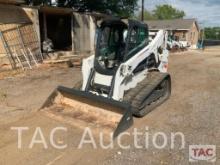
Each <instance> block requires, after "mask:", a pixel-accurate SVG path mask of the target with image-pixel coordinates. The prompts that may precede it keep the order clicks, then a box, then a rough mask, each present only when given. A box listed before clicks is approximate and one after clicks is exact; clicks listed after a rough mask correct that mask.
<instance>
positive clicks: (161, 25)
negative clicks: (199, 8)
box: [145, 19, 199, 30]
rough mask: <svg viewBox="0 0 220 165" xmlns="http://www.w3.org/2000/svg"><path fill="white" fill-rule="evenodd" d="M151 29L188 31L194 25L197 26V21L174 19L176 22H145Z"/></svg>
mask: <svg viewBox="0 0 220 165" xmlns="http://www.w3.org/2000/svg"><path fill="white" fill-rule="evenodd" d="M145 22H146V23H147V24H148V26H149V28H150V29H155V30H158V29H167V30H188V29H190V28H191V27H192V25H193V23H195V24H196V26H197V28H198V29H199V26H198V24H197V21H196V19H174V20H153V21H145Z"/></svg>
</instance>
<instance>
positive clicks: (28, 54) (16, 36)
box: [0, 24, 43, 69]
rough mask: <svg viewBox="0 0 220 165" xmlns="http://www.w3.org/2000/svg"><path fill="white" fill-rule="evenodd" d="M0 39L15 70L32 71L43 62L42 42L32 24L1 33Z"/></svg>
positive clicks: (18, 26)
mask: <svg viewBox="0 0 220 165" xmlns="http://www.w3.org/2000/svg"><path fill="white" fill-rule="evenodd" d="M0 37H1V39H2V41H3V45H4V48H5V52H6V54H7V56H8V58H9V61H10V64H11V66H12V68H13V69H15V68H19V67H20V68H22V69H26V68H28V69H32V67H33V66H38V63H41V62H42V61H43V57H42V53H41V48H40V42H39V39H38V36H37V33H36V31H35V29H34V27H33V25H32V24H21V25H16V26H14V27H13V28H10V29H7V30H3V31H0Z"/></svg>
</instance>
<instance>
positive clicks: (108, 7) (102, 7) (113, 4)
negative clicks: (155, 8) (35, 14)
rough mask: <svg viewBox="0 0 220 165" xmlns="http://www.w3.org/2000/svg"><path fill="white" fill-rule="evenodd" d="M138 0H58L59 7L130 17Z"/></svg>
mask: <svg viewBox="0 0 220 165" xmlns="http://www.w3.org/2000/svg"><path fill="white" fill-rule="evenodd" d="M137 2H138V0H57V6H58V7H74V8H76V9H78V10H79V11H98V12H104V13H112V14H113V15H117V16H122V17H128V16H132V15H133V14H134V11H135V10H136V9H137ZM26 3H27V4H31V5H42V4H46V5H51V0H26Z"/></svg>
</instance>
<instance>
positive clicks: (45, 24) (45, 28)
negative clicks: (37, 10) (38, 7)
mask: <svg viewBox="0 0 220 165" xmlns="http://www.w3.org/2000/svg"><path fill="white" fill-rule="evenodd" d="M43 22H44V26H43V28H44V40H46V39H47V16H46V13H43Z"/></svg>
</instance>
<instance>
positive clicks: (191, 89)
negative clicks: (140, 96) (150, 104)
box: [0, 49, 220, 165]
mask: <svg viewBox="0 0 220 165" xmlns="http://www.w3.org/2000/svg"><path fill="white" fill-rule="evenodd" d="M169 72H170V74H171V76H172V95H171V98H170V99H169V100H168V101H167V102H165V103H164V104H162V105H161V106H160V107H158V108H156V109H155V110H154V111H153V112H151V113H150V114H148V115H147V116H146V117H144V118H141V119H139V118H135V119H134V125H133V126H132V128H130V129H129V131H130V132H131V131H132V130H133V129H134V128H138V130H139V131H143V132H144V131H146V128H148V133H149V134H150V135H153V134H154V133H156V132H161V131H162V132H164V133H165V134H166V135H168V141H169V140H170V138H169V135H170V134H171V133H172V132H182V133H183V134H184V137H185V147H184V148H183V149H180V146H181V144H182V143H181V141H176V143H175V148H174V149H171V148H170V145H167V146H166V147H165V148H164V149H157V148H155V147H154V146H152V144H151V143H150V144H149V147H148V148H146V147H145V148H144V147H143V148H135V147H134V145H133V144H132V143H133V137H131V136H125V139H123V143H124V144H131V147H130V148H129V149H122V148H120V147H119V146H118V145H116V146H115V147H114V148H113V149H108V150H105V149H101V148H100V147H98V148H97V149H93V148H92V147H91V145H85V147H83V149H78V148H77V147H78V145H79V143H80V139H81V137H82V134H83V130H82V129H78V128H76V127H74V126H73V125H71V123H68V122H66V121H63V122H62V121H58V120H54V119H53V118H50V117H48V116H47V115H45V114H44V113H42V112H39V111H38V109H39V108H40V107H41V105H42V104H43V102H44V100H45V99H46V98H47V97H48V96H49V94H50V93H51V92H52V91H53V89H55V88H56V86H58V85H63V86H67V87H72V86H73V85H74V84H75V83H76V82H77V81H78V80H79V79H80V78H81V75H80V70H79V69H74V68H47V69H38V70H33V71H28V72H26V73H22V74H20V73H19V74H18V75H17V76H15V77H7V78H4V79H2V80H0V139H1V140H0V164H5V165H11V164H20V165H32V164H33V165H35V164H36V165H53V164H68V165H72V164H80V165H82V164H88V163H89V164H106V165H111V164H112V165H115V164H126V165H127V164H148V165H158V164H165V165H176V164H178V165H186V164H190V163H189V145H193V144H205V145H216V147H217V160H216V162H215V163H214V164H216V165H217V164H220V156H219V154H220V139H219V137H220V128H219V126H220V102H219V100H220V86H219V83H220V49H208V50H206V51H203V52H202V51H188V52H184V53H176V54H172V55H171V56H170V58H169ZM61 126H62V127H66V128H67V132H63V131H58V132H57V133H56V138H55V141H56V143H58V144H64V143H66V144H68V147H67V148H65V149H60V150H59V149H55V148H54V147H53V146H52V145H51V144H50V143H49V139H50V138H49V135H50V132H51V130H52V129H53V128H55V127H61ZM11 127H29V130H26V131H24V133H23V134H22V148H21V149H18V148H17V144H18V142H17V133H16V131H13V130H11ZM37 127H40V128H41V129H42V132H43V135H44V137H45V140H46V142H47V145H48V148H47V149H45V148H44V147H43V145H42V144H36V145H35V146H34V147H33V148H32V149H29V148H28V147H29V146H30V142H31V139H32V138H33V134H34V132H35V129H36V128H37ZM38 139H39V137H38ZM95 139H96V140H97V139H98V138H97V137H96V138H95ZM145 142H146V139H145V136H140V140H139V144H140V145H142V146H144V144H145ZM160 142H161V141H160V140H159V143H160ZM192 164H194V163H192ZM197 164H198V163H197ZM199 164H207V163H206V162H199Z"/></svg>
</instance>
